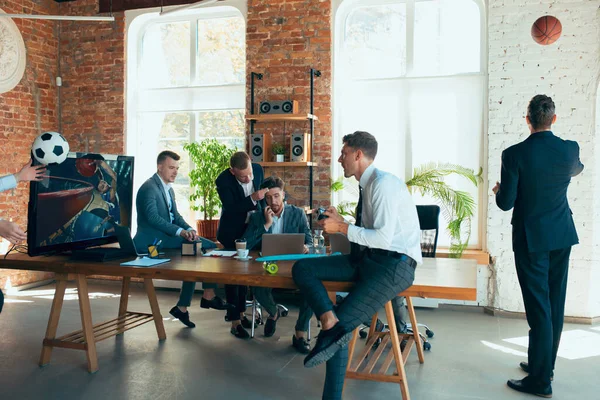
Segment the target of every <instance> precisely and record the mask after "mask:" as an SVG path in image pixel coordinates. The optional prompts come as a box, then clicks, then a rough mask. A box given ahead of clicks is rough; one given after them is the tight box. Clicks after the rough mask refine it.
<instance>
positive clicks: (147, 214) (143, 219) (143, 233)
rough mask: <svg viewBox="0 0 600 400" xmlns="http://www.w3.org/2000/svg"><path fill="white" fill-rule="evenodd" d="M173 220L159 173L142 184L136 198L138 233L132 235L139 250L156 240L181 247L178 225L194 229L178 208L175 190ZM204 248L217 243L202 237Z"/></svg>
mask: <svg viewBox="0 0 600 400" xmlns="http://www.w3.org/2000/svg"><path fill="white" fill-rule="evenodd" d="M172 197H173V217H174V218H173V223H171V222H170V220H171V216H170V215H169V203H168V200H167V194H166V193H165V191H164V189H163V186H162V181H161V179H160V177H159V176H158V175H157V174H154V175H153V176H152V177H150V178H149V179H148V180H147V181H146V182H144V184H143V185H142V186H141V187H140V190H139V191H138V193H137V197H136V200H135V206H136V210H137V224H138V227H137V232H136V234H135V237H134V238H133V240H134V243H135V247H136V248H137V250H138V252H141V253H144V252H145V251H146V248H147V246H148V245H149V244H152V242H154V240H155V239H160V240H162V244H161V247H163V248H166V249H169V248H179V247H181V243H183V238H182V237H181V236H177V231H178V230H179V228H182V229H185V230H187V229H190V228H192V227H191V226H190V225H189V224H188V223H187V222H185V220H184V219H183V217H182V216H181V214H179V211H177V202H176V201H175V194H174V193H173V195H172ZM202 246H203V247H204V248H213V247H216V245H215V243H214V242H212V241H210V240H207V239H204V238H203V240H202Z"/></svg>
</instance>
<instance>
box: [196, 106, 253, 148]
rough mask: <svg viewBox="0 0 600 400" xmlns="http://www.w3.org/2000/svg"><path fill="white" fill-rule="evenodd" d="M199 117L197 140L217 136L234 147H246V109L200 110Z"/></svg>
mask: <svg viewBox="0 0 600 400" xmlns="http://www.w3.org/2000/svg"><path fill="white" fill-rule="evenodd" d="M197 119H198V129H197V130H196V141H201V140H203V139H207V138H216V139H218V140H219V141H221V142H223V143H225V144H227V145H228V146H230V147H232V148H238V149H240V150H243V149H244V148H245V138H246V136H245V126H246V121H245V119H244V110H226V111H207V112H200V113H198V117H197Z"/></svg>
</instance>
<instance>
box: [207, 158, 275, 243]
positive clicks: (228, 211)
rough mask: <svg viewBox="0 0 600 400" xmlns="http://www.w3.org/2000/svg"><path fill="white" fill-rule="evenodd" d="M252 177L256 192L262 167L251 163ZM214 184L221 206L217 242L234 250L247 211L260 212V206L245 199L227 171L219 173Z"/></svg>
mask: <svg viewBox="0 0 600 400" xmlns="http://www.w3.org/2000/svg"><path fill="white" fill-rule="evenodd" d="M252 175H253V176H254V177H253V179H252V183H253V184H254V190H255V191H256V190H258V189H259V188H260V184H261V183H262V181H263V169H262V167H261V166H260V165H258V164H254V163H252ZM215 183H216V185H217V192H218V193H219V198H220V199H221V203H222V204H223V206H222V211H221V219H220V220H219V228H218V230H217V240H218V241H219V242H221V244H222V245H223V246H224V247H225V248H226V249H230V248H235V239H240V238H242V237H243V235H244V231H245V230H246V216H247V215H248V211H252V210H259V211H260V209H261V205H260V202H258V203H257V204H256V205H255V204H254V202H253V201H252V199H251V198H250V196H248V197H246V196H245V195H244V189H243V188H242V186H240V184H239V182H238V181H237V179H235V176H234V175H233V174H232V173H231V172H230V170H229V169H226V170H225V171H223V172H221V174H220V175H219V177H218V178H217V180H216V181H215Z"/></svg>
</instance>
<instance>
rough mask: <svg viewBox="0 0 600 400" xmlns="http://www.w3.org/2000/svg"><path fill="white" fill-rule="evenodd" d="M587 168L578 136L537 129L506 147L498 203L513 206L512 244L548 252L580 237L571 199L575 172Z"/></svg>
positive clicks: (569, 243) (507, 207) (520, 249)
mask: <svg viewBox="0 0 600 400" xmlns="http://www.w3.org/2000/svg"><path fill="white" fill-rule="evenodd" d="M581 171H583V164H582V163H581V161H580V160H579V145H578V144H577V142H574V141H570V140H563V139H561V138H559V137H556V136H554V135H553V134H552V132H550V131H544V132H537V133H534V134H532V135H530V136H529V137H528V138H527V139H526V140H524V141H523V142H521V143H518V144H516V145H514V146H511V147H509V148H508V149H506V150H504V151H503V152H502V172H501V183H500V189H499V191H498V193H497V194H496V204H497V205H498V207H500V208H501V209H502V210H504V211H508V210H510V209H511V208H513V207H514V210H513V215H512V220H511V223H512V225H513V250H514V251H515V252H517V251H526V252H529V253H533V252H544V251H551V250H557V249H562V248H565V247H569V246H572V245H574V244H577V243H579V239H578V237H577V232H576V231H575V224H574V223H573V216H572V214H573V213H572V212H571V209H570V208H569V203H568V201H567V188H568V187H569V183H570V182H571V177H573V176H576V175H578V174H579V173H580V172H581Z"/></svg>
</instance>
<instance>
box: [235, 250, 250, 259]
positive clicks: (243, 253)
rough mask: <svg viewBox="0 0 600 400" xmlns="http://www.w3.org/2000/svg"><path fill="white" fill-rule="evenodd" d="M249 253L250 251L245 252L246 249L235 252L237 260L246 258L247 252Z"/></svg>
mask: <svg viewBox="0 0 600 400" xmlns="http://www.w3.org/2000/svg"><path fill="white" fill-rule="evenodd" d="M249 251H250V250H246V249H239V250H238V251H237V255H238V258H248V252H249Z"/></svg>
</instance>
